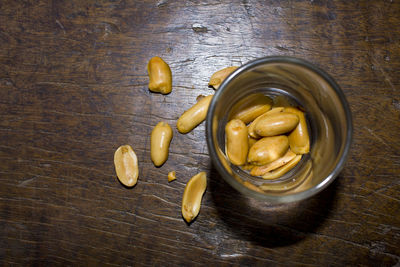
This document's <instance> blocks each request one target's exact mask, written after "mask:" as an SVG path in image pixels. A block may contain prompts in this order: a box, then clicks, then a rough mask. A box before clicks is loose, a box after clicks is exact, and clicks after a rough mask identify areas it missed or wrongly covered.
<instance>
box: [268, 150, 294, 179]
mask: <svg viewBox="0 0 400 267" xmlns="http://www.w3.org/2000/svg"><path fill="white" fill-rule="evenodd" d="M301 157H302V155H297V156H296V157H294V158H293V159H292V160H291V161H289V162H288V163H287V164H285V165H283V166H282V167H280V168H278V169H276V170H274V171H271V172H267V173H266V174H264V175H263V176H262V177H263V178H264V179H267V180H272V179H276V178H279V177H281V176H282V175H284V174H285V173H287V172H288V171H290V170H291V169H293V168H294V167H295V166H296V165H297V163H299V161H300V160H301Z"/></svg>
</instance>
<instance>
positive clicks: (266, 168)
mask: <svg viewBox="0 0 400 267" xmlns="http://www.w3.org/2000/svg"><path fill="white" fill-rule="evenodd" d="M294 157H296V153H293V152H292V151H290V149H289V150H288V151H287V152H286V154H285V155H283V156H282V157H280V158H279V159H277V160H274V161H272V162H270V163H268V164H266V165H263V166H255V167H254V168H253V169H252V170H251V172H250V174H251V175H253V176H262V175H264V174H266V173H267V172H270V171H272V170H275V169H277V168H279V167H282V166H283V165H285V164H286V163H288V162H289V161H291V160H292V159H294Z"/></svg>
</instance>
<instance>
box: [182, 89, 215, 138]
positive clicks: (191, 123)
mask: <svg viewBox="0 0 400 267" xmlns="http://www.w3.org/2000/svg"><path fill="white" fill-rule="evenodd" d="M212 97H213V96H212V95H208V96H205V97H202V98H201V99H199V101H198V102H197V103H196V104H194V105H193V106H192V107H191V108H190V109H188V110H186V111H185V112H184V113H183V114H182V115H181V116H180V117H179V119H178V122H177V123H176V127H177V128H178V131H179V132H180V133H188V132H190V131H191V130H193V128H195V127H196V126H197V125H199V124H200V123H201V122H202V121H204V120H205V118H206V116H207V110H208V106H209V105H210V102H211V99H212Z"/></svg>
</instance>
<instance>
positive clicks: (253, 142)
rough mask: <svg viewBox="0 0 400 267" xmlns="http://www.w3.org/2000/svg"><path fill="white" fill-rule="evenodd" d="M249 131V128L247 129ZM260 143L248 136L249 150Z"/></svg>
mask: <svg viewBox="0 0 400 267" xmlns="http://www.w3.org/2000/svg"><path fill="white" fill-rule="evenodd" d="M247 129H249V128H247ZM257 141H258V139H256V138H253V137H251V136H250V135H249V136H248V143H249V149H250V148H251V147H252V146H253V145H254V144H255V143H256V142H257Z"/></svg>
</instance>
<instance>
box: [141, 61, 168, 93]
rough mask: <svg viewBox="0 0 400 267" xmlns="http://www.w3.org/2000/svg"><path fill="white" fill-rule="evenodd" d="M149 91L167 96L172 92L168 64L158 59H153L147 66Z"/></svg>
mask: <svg viewBox="0 0 400 267" xmlns="http://www.w3.org/2000/svg"><path fill="white" fill-rule="evenodd" d="M147 72H148V74H149V79H150V81H149V89H150V91H152V92H158V93H162V94H169V93H170V92H171V91H172V73H171V69H170V68H169V66H168V64H167V63H165V61H164V60H162V58H160V57H153V58H151V59H150V61H149V63H148V64H147Z"/></svg>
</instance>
